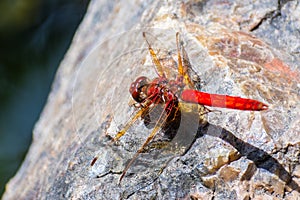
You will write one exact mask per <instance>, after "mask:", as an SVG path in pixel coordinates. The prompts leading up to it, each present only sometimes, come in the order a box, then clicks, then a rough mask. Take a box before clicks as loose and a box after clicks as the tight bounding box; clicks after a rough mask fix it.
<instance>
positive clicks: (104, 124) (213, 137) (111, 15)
mask: <svg viewBox="0 0 300 200" xmlns="http://www.w3.org/2000/svg"><path fill="white" fill-rule="evenodd" d="M298 16H300V4H299V1H271V0H269V1H264V2H262V1H254V2H253V1H234V0H228V1H223V0H222V1H221V0H215V1H213V0H206V1H168V2H167V1H134V2H133V1H128V2H125V1H107V2H106V1H101V0H98V1H96V0H95V1H92V2H91V4H90V6H89V10H88V12H87V14H86V16H85V19H84V20H83V22H82V24H81V26H80V27H79V29H78V32H77V34H76V35H75V37H74V40H73V43H72V45H71V47H70V49H69V51H68V53H67V54H66V56H65V58H64V60H63V61H62V63H61V66H60V68H59V70H58V72H57V75H56V79H55V82H54V83H53V87H52V92H51V93H50V95H49V98H48V103H47V105H46V106H45V109H44V111H43V113H42V115H41V117H40V119H39V121H38V122H37V124H36V126H35V129H34V137H33V142H32V145H31V148H30V150H29V152H28V155H27V157H26V159H25V161H24V163H23V165H22V167H21V168H20V170H19V172H18V173H17V174H16V176H15V177H14V178H13V179H12V180H11V181H10V182H9V183H8V185H7V188H6V192H5V194H4V196H3V199H300V195H299V192H300V187H299V185H300V164H299V157H300V129H299V127H300V117H299V110H300V103H299V102H300V94H299V93H300V92H299V91H300V83H299V80H300V79H299V77H300V72H299V63H300V62H299V61H300V57H299V50H300V40H299V38H300V32H299V27H300V18H299V17H298ZM143 31H145V32H147V34H149V41H150V42H151V44H152V46H153V47H154V48H155V49H156V50H159V51H160V54H163V50H169V51H174V50H176V43H175V33H176V32H177V31H179V32H180V33H181V37H182V40H183V42H184V46H185V49H186V51H187V53H188V55H189V58H190V61H191V64H192V66H193V69H194V70H195V71H196V72H197V74H198V75H199V76H200V78H201V80H202V82H201V83H202V84H201V90H203V91H207V92H210V93H220V94H229V95H234V96H242V97H248V98H252V99H257V100H259V101H263V102H265V103H267V104H268V105H270V107H269V109H268V110H267V111H263V112H247V111H236V110H229V109H218V108H213V109H215V110H220V111H221V112H211V113H209V114H208V116H207V121H208V123H207V124H206V125H205V126H204V127H200V128H199V129H198V130H197V129H195V130H193V128H195V127H189V128H190V129H191V130H193V131H192V132H195V135H196V138H197V139H196V140H195V141H194V143H193V144H192V146H191V147H190V148H189V149H188V151H187V152H186V153H185V154H184V155H182V156H179V155H178V156H176V157H175V158H173V159H172V160H171V161H170V162H169V163H168V165H167V166H166V167H165V168H164V170H163V171H162V173H161V174H160V175H157V174H158V172H157V171H155V170H156V169H158V168H159V167H162V166H164V163H166V162H161V160H160V159H161V158H160V157H159V155H160V154H154V155H156V156H158V158H157V157H151V156H149V157H147V156H142V155H141V162H144V163H146V162H148V163H147V165H145V166H142V165H141V166H139V165H135V166H132V168H131V169H129V173H128V174H126V176H125V177H124V179H123V181H122V183H121V184H118V181H119V177H120V172H121V171H122V170H123V169H124V166H125V163H126V162H127V161H128V159H130V158H132V155H133V154H134V152H135V149H134V148H133V147H135V146H138V144H140V143H142V141H143V140H144V139H145V137H147V135H148V134H149V130H148V129H147V128H146V127H145V126H144V125H143V123H139V124H137V125H136V126H134V128H133V129H130V130H129V133H128V134H126V135H125V136H124V137H122V138H121V140H120V142H119V145H116V144H112V143H110V142H109V140H108V139H107V137H106V136H105V135H106V134H107V133H109V134H112V135H113V134H114V133H116V132H117V131H118V130H119V129H120V128H122V125H124V124H125V123H126V121H127V120H128V119H129V118H130V116H131V115H132V113H133V111H134V108H132V107H130V106H128V103H129V101H130V96H129V92H128V87H129V85H130V83H131V82H132V81H133V80H134V79H135V78H136V77H138V76H140V75H147V76H150V77H155V70H154V68H153V66H151V65H152V64H151V61H150V58H149V55H148V54H149V53H148V51H147V48H146V45H145V41H144V39H143V37H142V32H143ZM197 128H198V127H197ZM196 133H197V134H196ZM157 151H158V152H159V150H157ZM95 156H97V157H98V160H97V161H96V162H95V164H94V165H93V166H91V165H90V163H91V161H92V160H93V158H94V157H95ZM142 159H144V160H142ZM138 167H141V169H138ZM135 169H136V170H135Z"/></svg>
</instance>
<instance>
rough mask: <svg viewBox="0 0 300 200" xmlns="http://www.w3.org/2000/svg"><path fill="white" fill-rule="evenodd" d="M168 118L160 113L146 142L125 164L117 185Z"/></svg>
mask: <svg viewBox="0 0 300 200" xmlns="http://www.w3.org/2000/svg"><path fill="white" fill-rule="evenodd" d="M167 118H168V115H167V114H166V113H165V112H162V113H161V115H160V116H159V119H158V120H157V122H156V124H155V126H154V128H153V130H152V131H151V134H150V135H149V136H148V138H147V139H146V141H145V142H144V143H143V145H142V146H141V147H140V148H139V149H138V151H137V152H136V153H135V154H134V156H133V157H132V159H131V160H130V162H129V163H128V164H127V166H126V167H125V169H124V170H123V172H122V175H121V176H120V179H119V184H120V183H121V181H122V179H123V177H124V176H125V174H126V172H127V171H128V169H129V167H130V166H131V165H132V164H133V162H134V161H135V160H136V158H137V157H138V155H139V154H140V153H143V152H144V149H145V147H146V146H147V145H148V144H149V142H151V140H152V139H153V138H154V137H155V135H156V134H157V133H158V131H159V130H160V129H161V127H162V126H163V124H164V123H165V122H166V119H167Z"/></svg>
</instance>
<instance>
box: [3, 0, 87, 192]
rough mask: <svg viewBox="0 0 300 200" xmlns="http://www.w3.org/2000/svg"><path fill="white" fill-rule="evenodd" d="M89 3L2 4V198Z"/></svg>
mask: <svg viewBox="0 0 300 200" xmlns="http://www.w3.org/2000/svg"><path fill="white" fill-rule="evenodd" d="M88 3H89V1H88V0H75V1H74V0H62V1H58V0H46V1H35V0H28V1H1V2H0V110H1V112H0V163H1V164H0V177H1V179H0V197H1V196H2V193H3V191H4V187H5V184H6V183H7V181H8V180H9V179H10V178H11V177H12V176H13V175H14V174H15V173H16V171H17V169H18V168H19V166H20V165H21V163H22V160H23V159H24V157H25V155H26V153H27V150H28V148H29V145H30V143H31V139H32V130H33V127H34V124H35V123H36V121H37V120H38V118H39V115H40V113H41V111H42V109H43V107H44V104H45V103H46V100H47V96H48V94H49V91H50V89H51V84H52V81H53V79H54V76H55V73H56V69H57V67H58V66H59V63H60V61H61V60H62V59H63V56H64V54H65V52H66V51H67V49H68V47H69V45H70V43H71V41H72V37H73V35H74V33H75V31H76V29H77V27H78V25H79V23H80V22H81V20H82V18H83V16H84V13H85V11H86V8H87V5H88Z"/></svg>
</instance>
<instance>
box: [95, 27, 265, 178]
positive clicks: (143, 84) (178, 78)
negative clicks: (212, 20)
mask: <svg viewBox="0 0 300 200" xmlns="http://www.w3.org/2000/svg"><path fill="white" fill-rule="evenodd" d="M143 37H144V39H145V42H146V44H147V47H148V51H149V53H150V56H151V59H152V63H153V64H154V67H155V70H156V74H157V77H156V78H154V79H152V80H150V79H149V78H147V77H146V76H140V77H138V78H137V79H136V80H135V81H134V82H132V83H131V85H130V88H129V92H130V94H131V96H132V98H133V100H134V101H135V104H134V105H135V107H137V108H138V111H137V112H136V113H135V114H134V115H133V116H132V117H131V119H130V120H129V121H128V122H127V123H126V124H125V125H124V127H123V128H122V129H121V130H120V131H119V132H118V133H117V134H116V135H115V136H114V137H113V138H112V141H113V142H116V141H118V140H119V139H120V138H121V137H122V136H123V135H124V134H125V133H127V132H128V130H129V128H130V127H131V126H132V125H133V124H134V123H135V122H136V121H137V120H138V119H143V120H145V121H146V119H148V117H149V114H150V113H151V112H153V110H155V109H156V108H157V107H160V108H161V110H162V113H161V114H158V117H157V118H156V119H155V120H156V122H155V125H154V127H153V129H152V131H151V133H150V134H149V136H148V137H147V138H146V140H145V141H144V143H143V144H142V145H141V146H140V147H139V149H138V150H137V151H136V153H135V154H134V156H133V157H132V158H131V160H130V161H129V163H128V164H127V165H126V167H125V168H124V170H123V171H122V174H121V176H120V178H119V183H120V182H121V181H122V179H123V178H124V176H125V175H126V173H127V171H128V169H129V168H130V166H131V165H132V164H133V162H134V161H135V160H136V159H137V157H138V156H139V155H140V154H141V153H143V152H145V151H146V150H145V149H147V147H148V146H149V145H150V144H151V143H152V144H155V143H154V142H153V139H154V138H155V136H156V135H157V133H158V132H159V131H160V130H163V131H164V132H165V135H166V137H167V139H169V140H170V139H172V138H173V137H174V135H175V134H176V131H174V130H177V129H178V127H179V125H178V124H179V123H180V118H181V117H182V116H181V114H182V112H183V110H184V109H185V106H184V105H185V104H196V105H198V106H200V108H201V109H198V111H196V112H200V113H199V114H200V116H203V115H205V114H207V113H208V112H211V110H210V109H208V108H207V107H205V106H210V107H220V108H230V109H238V110H245V111H263V110H267V109H268V105H267V104H264V103H262V102H260V101H257V100H253V99H247V98H241V97H237V96H229V95H222V94H211V93H206V92H201V91H199V90H198V89H197V86H196V84H197V81H198V78H197V77H196V78H195V77H194V76H192V74H195V72H194V71H193V70H192V67H191V64H190V61H189V58H188V54H187V52H186V50H185V49H184V46H183V42H181V40H180V34H179V32H177V33H176V46H177V66H176V70H175V71H176V74H175V76H174V75H173V77H171V76H170V74H169V69H168V68H167V67H166V66H164V62H163V61H162V60H161V59H160V58H159V57H158V52H155V51H154V49H153V48H152V46H151V44H150V42H149V41H148V39H147V37H146V33H145V32H143ZM173 67H174V66H173ZM164 144H165V143H164V142H162V144H159V145H158V144H155V145H154V146H156V147H158V148H163V147H162V146H164ZM95 161H96V160H95V159H94V160H93V161H92V165H93V164H94V163H95Z"/></svg>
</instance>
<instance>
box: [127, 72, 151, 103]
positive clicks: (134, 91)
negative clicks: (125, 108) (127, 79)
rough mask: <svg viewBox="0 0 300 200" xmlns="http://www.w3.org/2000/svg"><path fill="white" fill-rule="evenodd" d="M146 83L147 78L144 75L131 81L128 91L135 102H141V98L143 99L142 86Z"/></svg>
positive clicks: (147, 81) (147, 82)
mask: <svg viewBox="0 0 300 200" xmlns="http://www.w3.org/2000/svg"><path fill="white" fill-rule="evenodd" d="M148 84H149V80H148V78H147V77H145V76H141V77H139V78H137V79H136V80H135V81H134V82H132V83H131V85H130V88H129V92H130V94H131V96H132V98H133V99H134V100H135V101H136V102H138V103H141V102H142V101H143V100H145V94H144V92H143V88H144V87H145V86H147V85H148Z"/></svg>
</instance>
